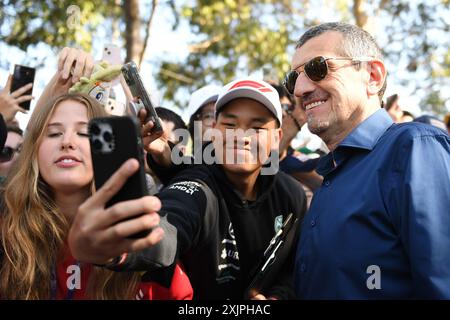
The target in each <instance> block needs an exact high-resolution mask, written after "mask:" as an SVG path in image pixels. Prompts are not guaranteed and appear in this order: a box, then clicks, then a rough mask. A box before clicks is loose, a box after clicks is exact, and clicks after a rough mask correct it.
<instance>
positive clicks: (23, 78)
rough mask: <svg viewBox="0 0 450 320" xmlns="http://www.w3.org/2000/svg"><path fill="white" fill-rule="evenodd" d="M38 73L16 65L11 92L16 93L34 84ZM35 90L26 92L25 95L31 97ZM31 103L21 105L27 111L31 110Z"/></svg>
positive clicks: (26, 102) (25, 102)
mask: <svg viewBox="0 0 450 320" xmlns="http://www.w3.org/2000/svg"><path fill="white" fill-rule="evenodd" d="M35 73H36V69H34V68H30V67H26V66H21V65H18V64H16V65H15V66H14V73H13V79H12V84H11V92H14V91H16V90H17V89H20V88H22V87H23V86H25V85H27V84H29V83H34V75H35ZM32 91H33V88H31V89H30V90H28V91H27V92H25V93H24V94H23V95H31V93H32ZM30 103H31V101H24V102H21V103H20V104H19V106H21V107H22V108H24V109H25V110H30Z"/></svg>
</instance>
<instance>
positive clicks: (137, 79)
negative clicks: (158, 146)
mask: <svg viewBox="0 0 450 320" xmlns="http://www.w3.org/2000/svg"><path fill="white" fill-rule="evenodd" d="M122 74H123V77H124V79H125V82H126V83H127V85H128V87H129V88H130V91H131V94H132V95H133V98H134V99H135V101H134V103H135V106H136V107H137V109H138V110H137V111H139V110H140V109H142V108H145V110H147V118H146V122H148V121H149V120H151V121H152V122H153V124H154V125H153V129H152V131H151V133H152V134H157V133H158V134H159V133H162V132H163V127H162V125H161V122H160V120H159V118H158V114H157V113H156V110H155V108H154V106H153V104H152V102H151V100H150V97H149V95H148V93H147V91H146V90H145V87H144V85H143V83H142V80H141V76H140V75H139V71H138V69H137V66H136V64H135V63H134V62H133V61H131V62H128V63H126V64H124V65H123V67H122Z"/></svg>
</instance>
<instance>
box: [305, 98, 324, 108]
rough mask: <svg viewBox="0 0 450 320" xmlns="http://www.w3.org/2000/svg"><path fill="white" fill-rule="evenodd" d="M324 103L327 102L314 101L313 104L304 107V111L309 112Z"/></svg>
mask: <svg viewBox="0 0 450 320" xmlns="http://www.w3.org/2000/svg"><path fill="white" fill-rule="evenodd" d="M325 102H327V100H320V101H315V102H311V103H308V104H306V105H305V110H311V109H313V108H315V107H318V106H320V105H322V104H324V103H325Z"/></svg>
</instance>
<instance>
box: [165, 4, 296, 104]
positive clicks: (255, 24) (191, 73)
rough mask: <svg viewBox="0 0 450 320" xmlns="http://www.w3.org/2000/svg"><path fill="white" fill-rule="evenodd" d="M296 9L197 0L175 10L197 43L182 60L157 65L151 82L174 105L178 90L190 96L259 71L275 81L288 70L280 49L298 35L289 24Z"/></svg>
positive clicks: (292, 7)
mask: <svg viewBox="0 0 450 320" xmlns="http://www.w3.org/2000/svg"><path fill="white" fill-rule="evenodd" d="M295 2H296V3H297V4H296V6H297V7H298V6H299V5H301V4H302V3H303V1H295ZM297 9H298V8H296V7H295V6H294V1H286V0H284V1H280V0H264V1H261V0H225V1H222V0H197V1H193V2H191V4H189V5H184V6H183V7H181V8H179V11H180V14H181V16H182V18H184V19H187V21H188V22H189V25H190V27H191V31H192V32H193V33H194V34H196V35H197V39H198V40H197V41H196V42H195V43H192V44H191V45H190V46H189V55H188V56H187V58H186V60H184V61H163V62H162V63H161V69H160V73H159V74H158V75H157V80H158V81H159V83H160V85H161V86H162V87H164V89H165V97H166V98H167V99H169V100H174V98H175V95H176V93H177V91H178V89H179V88H184V89H188V90H189V91H193V90H195V89H197V88H198V87H200V86H203V85H205V84H207V83H211V82H213V81H217V82H220V83H225V82H228V81H230V80H232V79H233V78H234V77H235V76H236V74H239V73H242V74H248V73H252V72H256V71H260V70H264V72H265V76H266V77H269V78H274V79H279V78H280V77H282V75H283V74H284V72H285V71H286V70H288V69H289V64H290V57H289V55H288V53H287V51H286V48H287V46H288V45H289V44H291V43H292V42H293V41H292V39H291V37H292V36H293V34H298V33H299V32H293V31H294V30H298V29H297V26H302V25H304V23H305V21H304V19H300V20H299V19H298V18H297V20H296V21H294V20H293V17H294V16H295V13H294V12H297ZM178 104H179V105H180V104H183V102H178Z"/></svg>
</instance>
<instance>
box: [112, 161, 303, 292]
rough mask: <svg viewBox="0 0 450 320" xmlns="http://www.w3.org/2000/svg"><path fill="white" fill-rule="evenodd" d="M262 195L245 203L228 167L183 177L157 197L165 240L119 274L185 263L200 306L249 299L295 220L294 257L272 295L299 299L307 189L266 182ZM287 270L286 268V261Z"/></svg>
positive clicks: (274, 179)
mask: <svg viewBox="0 0 450 320" xmlns="http://www.w3.org/2000/svg"><path fill="white" fill-rule="evenodd" d="M257 186H258V190H259V191H258V196H257V199H256V200H255V201H252V202H248V201H246V200H244V199H243V198H242V196H241V195H240V194H239V192H237V191H236V190H235V189H234V188H233V186H232V185H231V183H230V182H229V180H228V179H227V177H226V176H225V173H224V171H223V169H222V167H221V166H220V165H196V166H192V167H190V168H189V169H187V170H184V171H182V172H180V173H179V174H178V175H177V176H176V177H175V179H173V180H172V181H171V183H170V184H169V185H168V186H167V187H166V188H165V189H163V190H162V191H161V192H160V193H159V194H158V195H157V196H158V197H159V198H160V200H161V202H162V209H161V210H160V215H161V218H162V219H161V223H160V226H161V227H163V229H164V230H165V233H166V234H165V237H164V239H163V240H162V241H161V242H160V243H159V244H158V245H157V246H155V247H152V248H149V249H146V250H143V251H141V252H137V253H131V254H129V255H128V257H127V259H126V260H125V262H124V263H123V264H122V265H121V266H120V267H119V266H116V267H113V268H112V269H113V270H122V271H124V270H127V271H137V270H149V269H153V268H155V267H156V268H157V267H161V266H169V265H171V264H173V263H174V262H175V261H176V260H177V259H180V260H181V262H182V263H183V264H184V266H185V268H186V272H187V274H188V276H189V278H190V280H191V283H192V286H193V288H194V298H196V299H228V298H229V299H243V298H244V292H245V288H246V287H247V286H248V284H249V283H250V280H251V276H252V274H253V272H254V271H255V270H254V268H255V267H256V265H257V263H258V262H259V260H260V259H261V257H262V255H263V252H264V250H265V248H266V247H267V246H268V244H269V241H270V240H271V239H272V237H273V236H274V235H275V230H276V228H277V227H279V226H280V224H281V222H282V221H284V220H285V219H286V217H287V215H288V214H289V213H291V212H292V213H293V214H294V216H296V217H299V221H298V223H296V225H295V226H294V228H293V230H292V231H293V232H294V233H295V238H294V240H293V241H291V243H289V244H288V245H286V250H287V251H288V254H289V255H288V257H287V258H286V259H285V261H284V263H283V261H281V263H282V269H283V270H282V271H281V272H280V273H279V276H278V277H277V280H276V281H275V283H273V284H272V285H271V286H270V288H268V289H267V290H266V291H265V292H263V293H264V294H265V295H266V296H278V297H279V298H284V299H287V298H294V293H293V290H292V270H293V266H294V256H295V247H296V243H297V237H298V232H299V226H300V224H301V219H302V218H303V215H304V213H305V211H306V200H305V194H304V191H303V189H302V187H301V185H300V184H299V183H298V182H297V181H296V180H295V179H293V178H291V177H290V176H288V175H286V174H284V173H282V172H278V173H277V174H276V175H271V176H264V175H260V176H259V177H258V180H257ZM278 263H280V261H278Z"/></svg>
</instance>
